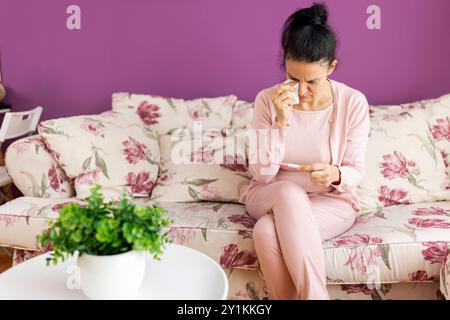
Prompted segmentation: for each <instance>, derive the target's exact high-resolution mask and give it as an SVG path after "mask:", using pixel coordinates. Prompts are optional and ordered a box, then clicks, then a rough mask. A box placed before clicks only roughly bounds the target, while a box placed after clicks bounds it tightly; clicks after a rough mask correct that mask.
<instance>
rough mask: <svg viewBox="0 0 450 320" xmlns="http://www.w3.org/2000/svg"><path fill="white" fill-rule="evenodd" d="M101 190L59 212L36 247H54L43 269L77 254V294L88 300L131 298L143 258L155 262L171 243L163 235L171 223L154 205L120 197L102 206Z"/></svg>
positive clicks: (139, 279) (141, 274)
mask: <svg viewBox="0 0 450 320" xmlns="http://www.w3.org/2000/svg"><path fill="white" fill-rule="evenodd" d="M99 190H100V186H98V185H96V186H94V187H93V188H92V189H91V195H90V197H88V198H87V199H86V201H85V203H82V204H79V203H70V204H67V205H65V206H63V207H62V208H61V209H60V214H59V217H58V219H57V220H55V221H51V222H50V228H49V229H47V230H46V231H44V232H43V233H42V234H41V235H39V236H38V241H39V242H40V244H41V245H42V246H47V245H49V244H50V245H51V246H52V247H53V250H54V252H53V253H52V254H51V256H50V257H49V258H48V259H47V265H48V264H50V263H52V262H53V264H55V265H56V264H57V263H58V261H59V260H62V261H64V260H65V259H67V258H68V257H69V256H70V255H73V254H75V253H78V260H77V264H78V266H79V268H80V276H81V289H82V290H83V292H84V293H85V294H86V295H87V296H88V297H89V298H91V299H129V298H134V297H135V296H136V294H137V292H138V290H139V287H140V286H141V284H142V281H143V278H144V273H145V264H146V252H149V253H150V254H151V255H152V256H153V259H156V260H159V259H160V256H161V254H162V253H163V249H164V247H165V245H166V244H167V243H169V242H171V240H170V238H169V237H168V233H167V232H164V228H165V227H167V226H168V224H169V222H170V221H169V220H168V219H167V218H165V215H166V214H167V212H166V211H165V210H163V209H162V208H160V207H158V206H156V205H153V206H137V205H135V204H132V203H129V201H128V199H127V198H126V197H125V196H124V195H122V197H121V199H120V201H109V202H105V200H104V198H103V195H102V194H101V193H100V192H99Z"/></svg>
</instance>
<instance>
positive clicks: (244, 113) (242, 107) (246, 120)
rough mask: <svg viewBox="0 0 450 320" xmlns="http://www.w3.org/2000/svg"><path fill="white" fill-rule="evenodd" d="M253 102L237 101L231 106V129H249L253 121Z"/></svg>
mask: <svg viewBox="0 0 450 320" xmlns="http://www.w3.org/2000/svg"><path fill="white" fill-rule="evenodd" d="M253 107H254V103H253V102H247V101H244V100H237V101H236V103H235V104H234V106H233V117H232V119H231V127H232V128H242V129H245V128H251V126H252V120H253Z"/></svg>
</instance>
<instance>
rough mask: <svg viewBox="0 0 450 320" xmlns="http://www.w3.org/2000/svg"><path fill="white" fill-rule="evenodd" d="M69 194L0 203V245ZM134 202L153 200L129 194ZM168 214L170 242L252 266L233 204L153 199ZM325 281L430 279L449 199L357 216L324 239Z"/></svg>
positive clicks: (442, 245)
mask: <svg viewBox="0 0 450 320" xmlns="http://www.w3.org/2000/svg"><path fill="white" fill-rule="evenodd" d="M71 201H79V200H77V199H76V198H71V199H43V198H32V197H22V198H18V199H15V200H13V201H10V202H8V203H7V204H5V205H3V206H1V207H0V246H1V245H8V246H14V247H18V248H26V249H30V250H33V249H37V247H36V242H35V237H36V235H38V234H39V233H40V232H42V230H44V229H45V228H47V222H48V220H49V219H53V218H55V217H57V215H58V210H59V208H60V206H61V205H62V204H64V203H66V202H71ZM132 201H133V202H134V203H138V204H141V205H142V204H152V203H154V202H153V201H151V200H149V199H148V198H135V199H133V200H132ZM159 204H160V205H161V206H162V207H164V208H165V209H167V210H168V211H170V212H171V214H170V218H171V219H172V220H173V221H174V222H173V224H172V225H171V226H170V228H168V229H167V230H168V231H169V233H170V234H171V237H172V239H174V241H175V243H178V244H182V245H186V246H189V247H192V248H194V249H197V250H200V251H202V252H204V253H205V254H207V255H209V256H210V257H212V258H213V259H214V260H216V261H217V262H219V263H220V264H221V265H222V266H223V267H226V268H237V269H248V270H255V269H257V268H258V261H257V257H256V254H255V251H254V247H253V241H252V230H253V227H254V224H255V220H254V219H253V218H251V217H250V216H249V215H248V214H247V213H246V211H245V207H244V206H243V205H240V204H232V203H217V202H197V203H159ZM323 245H324V248H325V258H326V269H327V277H328V282H329V283H337V284H343V283H348V284H358V283H371V282H372V281H374V282H377V283H383V282H429V281H436V280H437V279H438V277H439V270H440V267H441V264H442V263H443V262H444V260H445V258H446V257H447V256H448V254H449V253H450V202H448V201H445V202H443V201H441V202H433V203H427V204H423V203H419V204H411V205H398V206H391V207H387V208H382V209H380V210H378V211H373V212H369V213H366V214H364V215H362V216H360V217H358V218H357V221H356V223H355V225H354V226H353V227H352V228H351V229H350V230H348V231H347V232H345V233H344V234H342V235H341V236H339V237H337V238H334V239H330V240H328V241H326V242H324V244H323Z"/></svg>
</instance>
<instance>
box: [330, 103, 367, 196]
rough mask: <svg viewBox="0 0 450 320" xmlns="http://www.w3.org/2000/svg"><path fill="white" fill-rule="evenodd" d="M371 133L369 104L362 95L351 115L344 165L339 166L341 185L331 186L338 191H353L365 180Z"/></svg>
mask: <svg viewBox="0 0 450 320" xmlns="http://www.w3.org/2000/svg"><path fill="white" fill-rule="evenodd" d="M369 131H370V118H369V104H368V102H367V100H366V98H365V97H364V96H363V95H362V96H361V97H360V98H359V100H358V102H357V106H356V107H355V108H354V110H353V112H352V114H351V115H350V119H349V132H348V134H347V147H346V149H345V152H344V158H343V160H342V164H341V165H340V166H338V167H339V171H340V172H341V183H340V184H339V185H333V184H332V185H331V186H333V187H334V188H336V190H338V191H340V192H345V190H346V189H353V188H355V187H356V186H357V185H358V184H359V183H360V182H361V181H362V179H363V178H364V175H365V157H366V148H367V141H368V139H369Z"/></svg>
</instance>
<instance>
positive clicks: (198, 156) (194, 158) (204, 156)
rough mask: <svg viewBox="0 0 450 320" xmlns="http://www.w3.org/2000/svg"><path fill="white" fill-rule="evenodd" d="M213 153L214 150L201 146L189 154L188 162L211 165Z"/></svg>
mask: <svg viewBox="0 0 450 320" xmlns="http://www.w3.org/2000/svg"><path fill="white" fill-rule="evenodd" d="M215 153H216V150H215V149H213V148H208V147H207V146H202V147H201V148H199V149H198V150H196V151H194V152H191V154H190V156H189V160H190V162H191V163H204V164H213V163H214V154H215Z"/></svg>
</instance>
